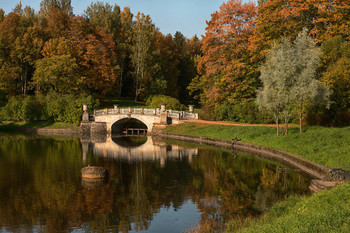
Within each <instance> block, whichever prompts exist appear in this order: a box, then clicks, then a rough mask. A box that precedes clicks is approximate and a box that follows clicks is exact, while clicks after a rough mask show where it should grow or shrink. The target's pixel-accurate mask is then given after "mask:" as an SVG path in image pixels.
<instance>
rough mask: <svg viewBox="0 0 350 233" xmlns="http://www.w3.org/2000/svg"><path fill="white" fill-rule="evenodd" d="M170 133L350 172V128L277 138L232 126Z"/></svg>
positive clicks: (192, 126)
mask: <svg viewBox="0 0 350 233" xmlns="http://www.w3.org/2000/svg"><path fill="white" fill-rule="evenodd" d="M165 131H166V132H172V133H181V134H191V135H197V136H205V137H212V138H220V139H229V140H230V139H231V138H232V136H233V135H234V134H236V135H237V137H238V139H240V140H241V141H243V142H248V143H252V144H255V145H261V146H265V147H269V148H275V149H279V150H283V151H287V152H290V153H293V154H296V155H298V156H300V157H303V158H306V159H308V160H310V161H313V162H316V163H319V164H321V165H324V166H326V167H330V168H343V169H350V143H349V141H350V127H344V128H328V127H314V126H313V127H304V133H302V134H300V133H299V128H290V129H289V134H288V136H279V137H278V136H276V129H275V128H270V127H263V126H230V125H208V124H196V123H185V124H181V125H176V126H170V127H168V128H166V129H165Z"/></svg>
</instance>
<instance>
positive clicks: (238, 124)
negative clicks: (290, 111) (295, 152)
mask: <svg viewBox="0 0 350 233" xmlns="http://www.w3.org/2000/svg"><path fill="white" fill-rule="evenodd" d="M184 122H193V123H199V124H209V125H235V126H263V127H271V128H276V125H275V124H245V123H232V122H227V121H205V120H193V119H191V120H184ZM284 126H285V125H284V124H280V127H281V128H283V127H284ZM288 127H298V125H296V124H288Z"/></svg>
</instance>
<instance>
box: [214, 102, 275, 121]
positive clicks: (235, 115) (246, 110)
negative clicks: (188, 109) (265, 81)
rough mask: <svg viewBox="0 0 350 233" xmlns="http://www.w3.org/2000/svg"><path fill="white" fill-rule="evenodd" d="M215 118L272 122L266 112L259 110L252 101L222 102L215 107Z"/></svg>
mask: <svg viewBox="0 0 350 233" xmlns="http://www.w3.org/2000/svg"><path fill="white" fill-rule="evenodd" d="M215 118H216V120H229V121H235V122H244V123H252V124H253V123H254V124H258V123H273V122H274V119H273V117H272V115H270V114H269V113H268V112H264V111H259V109H258V106H257V105H256V104H255V103H254V102H253V101H245V102H242V103H238V104H230V103H224V104H222V105H220V106H218V107H217V108H216V109H215Z"/></svg>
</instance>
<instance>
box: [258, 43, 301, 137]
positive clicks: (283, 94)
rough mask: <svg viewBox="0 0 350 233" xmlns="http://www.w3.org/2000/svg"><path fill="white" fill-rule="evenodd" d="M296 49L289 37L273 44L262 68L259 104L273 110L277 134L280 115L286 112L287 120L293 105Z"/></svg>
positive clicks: (261, 107)
mask: <svg viewBox="0 0 350 233" xmlns="http://www.w3.org/2000/svg"><path fill="white" fill-rule="evenodd" d="M293 64H295V50H294V49H293V47H292V45H291V43H290V42H289V40H288V39H284V40H283V41H282V42H281V43H280V44H279V45H277V44H275V45H273V47H272V49H271V51H270V53H269V54H268V56H267V59H266V63H265V64H264V65H263V66H262V67H261V68H260V71H261V75H260V77H259V78H260V80H261V82H262V84H263V88H262V89H261V90H259V91H258V94H257V100H256V101H257V104H258V105H259V107H260V109H266V110H268V111H270V112H273V113H274V115H275V117H276V125H277V136H278V135H279V117H280V113H284V116H285V122H286V133H287V132H288V131H287V129H288V128H287V122H288V116H289V112H290V111H289V109H290V106H291V104H290V103H291V89H292V87H293V78H294V74H295V72H296V67H295V66H294V65H293Z"/></svg>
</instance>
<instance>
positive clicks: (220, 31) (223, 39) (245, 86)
mask: <svg viewBox="0 0 350 233" xmlns="http://www.w3.org/2000/svg"><path fill="white" fill-rule="evenodd" d="M256 15H257V8H256V6H255V4H254V3H251V2H248V3H242V1H241V0H230V1H228V2H227V3H224V4H222V5H221V7H220V11H217V12H215V13H213V14H212V16H211V17H212V18H211V20H210V21H209V22H207V25H208V26H207V28H206V34H205V36H204V37H203V39H202V52H203V56H202V57H201V58H200V60H199V64H198V72H199V73H200V75H201V76H200V77H199V78H198V79H196V80H194V81H193V82H192V84H191V89H192V91H194V90H195V89H197V88H200V89H201V91H202V94H201V101H202V103H204V104H210V105H213V106H216V105H218V104H219V103H222V101H223V100H228V102H230V103H237V102H239V101H241V100H242V99H243V100H247V99H250V98H252V97H253V96H254V93H255V90H256V86H257V83H258V82H257V78H256V77H254V75H252V73H254V69H252V64H251V63H250V57H251V55H250V52H249V51H248V49H249V41H250V38H251V37H252V35H253V31H254V25H255V18H256Z"/></svg>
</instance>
